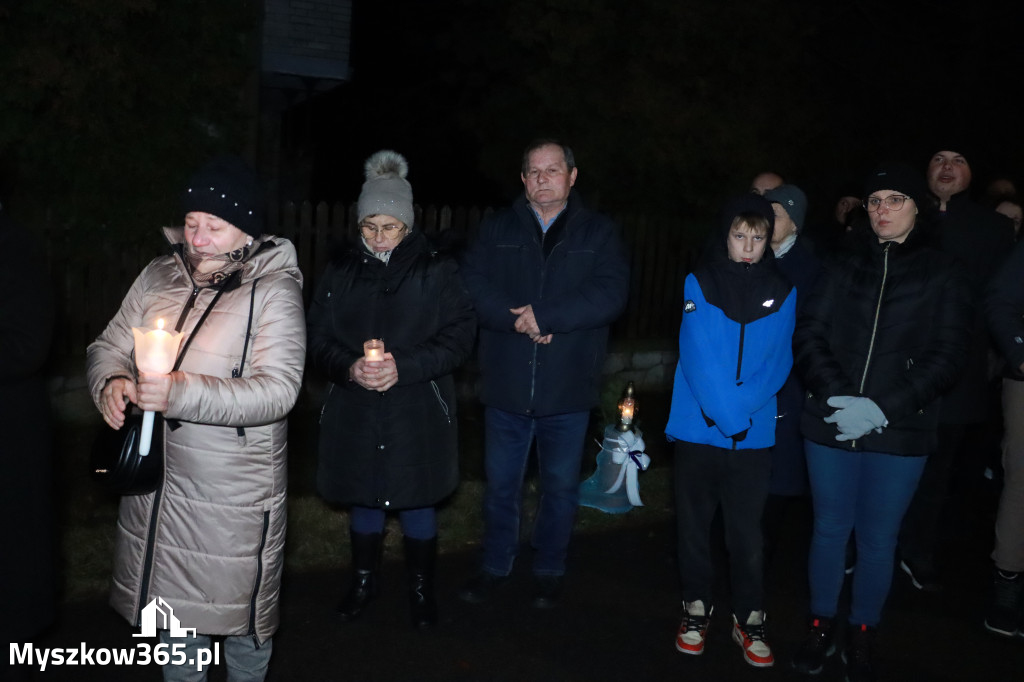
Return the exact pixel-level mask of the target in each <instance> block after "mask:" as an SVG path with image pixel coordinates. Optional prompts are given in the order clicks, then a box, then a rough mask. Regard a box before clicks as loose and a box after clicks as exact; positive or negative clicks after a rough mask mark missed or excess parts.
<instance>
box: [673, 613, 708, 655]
mask: <svg viewBox="0 0 1024 682" xmlns="http://www.w3.org/2000/svg"><path fill="white" fill-rule="evenodd" d="M714 610H715V607H713V606H712V607H711V610H710V611H707V612H705V609H704V602H703V601H701V600H700V599H698V600H696V601H690V602H683V622H682V624H681V625H680V626H679V632H678V633H676V651H679V652H682V653H684V654H689V655H691V656H700V655H701V654H702V653H704V640H705V638H706V637H707V634H708V623H709V622H710V621H711V614H712V613H713V612H714Z"/></svg>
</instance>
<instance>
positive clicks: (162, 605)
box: [132, 597, 196, 637]
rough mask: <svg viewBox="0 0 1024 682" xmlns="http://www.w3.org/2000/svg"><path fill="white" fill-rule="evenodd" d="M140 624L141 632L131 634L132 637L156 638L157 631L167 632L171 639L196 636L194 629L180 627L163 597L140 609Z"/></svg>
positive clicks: (172, 610)
mask: <svg viewBox="0 0 1024 682" xmlns="http://www.w3.org/2000/svg"><path fill="white" fill-rule="evenodd" d="M158 621H159V622H158ZM141 624H142V631H141V632H140V633H138V634H132V637H156V631H157V630H158V629H160V630H168V631H169V632H168V634H170V636H171V637H188V636H189V635H191V636H192V637H195V636H196V629H195V628H183V627H181V622H180V621H179V620H178V619H177V617H176V616H175V615H174V609H173V608H171V605H170V604H168V603H167V602H165V601H164V598H163V597H154V598H153V599H152V601H150V602H149V603H148V604H146V608H144V609H142V618H141Z"/></svg>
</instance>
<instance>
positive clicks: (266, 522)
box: [249, 511, 270, 649]
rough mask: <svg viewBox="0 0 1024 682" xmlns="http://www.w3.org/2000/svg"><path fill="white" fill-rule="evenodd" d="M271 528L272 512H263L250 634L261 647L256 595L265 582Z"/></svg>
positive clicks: (258, 646)
mask: <svg viewBox="0 0 1024 682" xmlns="http://www.w3.org/2000/svg"><path fill="white" fill-rule="evenodd" d="M269 530H270V512H269V511H265V512H263V532H262V533H260V548H259V551H258V552H257V553H256V582H255V584H253V586H252V596H251V597H250V598H249V636H250V637H252V641H253V644H255V645H256V648H257V649H259V648H260V640H259V637H257V636H256V597H257V596H259V593H260V586H261V585H262V584H263V549H264V548H265V547H266V546H267V532H268V531H269Z"/></svg>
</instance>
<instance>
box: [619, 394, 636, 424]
mask: <svg viewBox="0 0 1024 682" xmlns="http://www.w3.org/2000/svg"><path fill="white" fill-rule="evenodd" d="M635 405H636V400H634V399H633V398H625V399H623V401H622V406H621V410H620V412H621V414H622V417H621V419H622V423H623V424H632V423H633V408H634V407H635Z"/></svg>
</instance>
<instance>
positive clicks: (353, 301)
mask: <svg viewBox="0 0 1024 682" xmlns="http://www.w3.org/2000/svg"><path fill="white" fill-rule="evenodd" d="M365 168H366V182H365V183H364V184H363V190H362V193H361V194H360V195H359V203H358V218H359V230H358V232H357V234H356V235H355V239H354V241H353V242H352V244H351V245H350V247H349V248H348V249H346V250H345V251H344V252H343V253H342V254H341V255H339V256H337V257H335V258H334V259H333V260H332V261H331V263H330V264H329V265H328V267H327V271H326V273H325V274H324V277H323V278H322V279H321V282H320V285H319V286H318V288H317V291H316V294H315V296H314V298H313V303H312V305H311V307H310V310H309V315H308V331H309V349H310V360H311V364H312V366H313V368H314V369H315V370H316V371H318V372H320V373H321V374H323V375H326V377H327V378H328V379H329V380H330V381H331V387H330V391H329V393H328V396H327V399H326V403H325V405H324V408H323V411H322V413H321V419H320V447H319V467H318V472H317V487H318V490H319V492H320V494H321V495H322V496H323V497H324V499H326V500H327V501H329V502H331V503H334V504H339V505H343V506H347V507H350V509H351V519H350V521H351V522H350V529H349V530H350V533H349V535H350V539H351V544H352V568H353V576H352V583H351V586H350V588H349V591H348V593H347V595H346V596H345V597H344V598H343V599H342V601H341V603H340V604H339V606H338V608H337V611H338V613H339V615H340V617H341V618H342V620H352V619H354V618H356V617H357V616H359V614H360V613H361V612H362V611H363V609H364V608H365V607H366V606H367V605H368V604H369V603H370V602H371V601H372V600H373V598H374V597H375V596H376V595H377V592H378V589H379V587H378V564H379V558H380V551H381V546H382V539H383V532H384V522H385V514H386V513H387V512H388V511H396V512H398V517H399V521H400V522H401V525H402V533H403V536H404V548H405V555H406V563H407V565H408V568H409V598H410V608H411V616H412V622H413V625H414V626H416V627H426V626H429V625H433V624H434V623H436V622H437V605H436V601H435V598H434V592H433V584H434V559H435V556H436V553H437V523H436V516H435V511H434V505H436V504H437V503H438V502H440V501H441V500H442V499H444V498H445V497H447V496H448V495H449V494H451V493H452V491H454V490H455V487H456V485H457V484H458V481H459V472H458V447H457V440H456V436H457V433H458V429H457V425H456V420H455V384H454V381H453V379H452V374H451V373H452V371H453V370H455V368H457V367H458V366H459V365H461V364H462V363H463V362H464V361H465V360H466V358H467V357H468V356H469V353H470V352H471V350H472V346H473V340H474V338H475V335H476V318H475V316H474V314H473V310H472V307H471V304H470V302H469V298H468V297H467V295H466V293H465V291H464V289H463V287H462V284H461V282H460V280H459V277H458V273H457V271H456V266H455V262H454V260H453V259H451V258H449V257H446V256H442V255H439V254H438V253H437V251H436V250H435V249H433V248H432V246H431V245H430V243H429V242H428V241H427V238H426V237H425V236H424V235H423V233H422V232H420V231H417V230H414V229H412V228H413V220H414V218H413V216H414V213H413V203H412V188H411V186H410V185H409V182H408V180H406V175H407V174H408V164H407V163H406V160H405V158H404V157H402V155H400V154H398V153H396V152H393V151H380V152H377V153H376V154H374V155H373V156H371V157H370V158H369V159H368V160H367V161H366V166H365ZM368 340H377V341H379V342H381V345H380V346H378V347H376V348H373V349H369V350H365V351H364V342H366V341H368Z"/></svg>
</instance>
